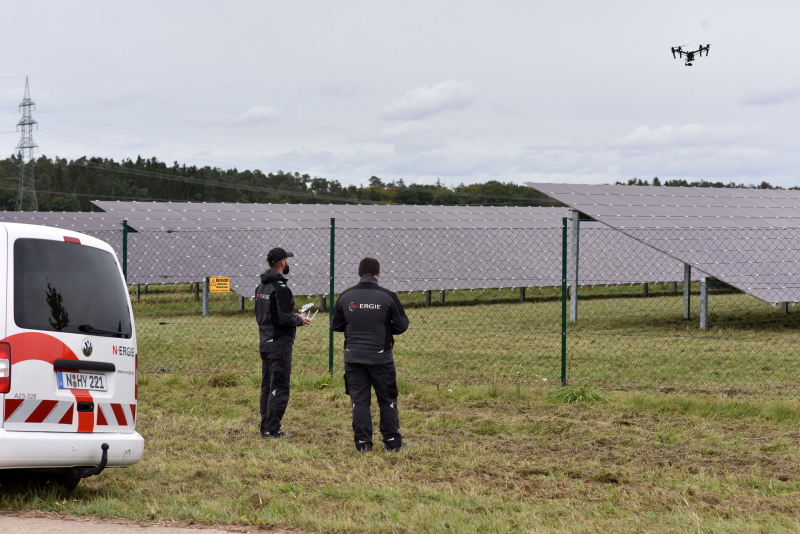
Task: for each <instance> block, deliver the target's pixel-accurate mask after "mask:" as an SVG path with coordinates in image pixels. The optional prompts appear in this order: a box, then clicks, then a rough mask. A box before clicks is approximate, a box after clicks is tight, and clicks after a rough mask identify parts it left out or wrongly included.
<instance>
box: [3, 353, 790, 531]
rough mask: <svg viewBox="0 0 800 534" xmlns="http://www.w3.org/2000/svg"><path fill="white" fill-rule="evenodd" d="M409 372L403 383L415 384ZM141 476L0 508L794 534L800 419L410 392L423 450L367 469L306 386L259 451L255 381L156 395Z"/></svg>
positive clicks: (783, 406) (337, 415)
mask: <svg viewBox="0 0 800 534" xmlns="http://www.w3.org/2000/svg"><path fill="white" fill-rule="evenodd" d="M405 372H406V369H405V368H404V367H403V366H402V365H400V366H399V373H400V376H403V375H404V374H405ZM142 382H143V383H142V385H141V387H140V410H139V414H140V415H139V420H138V430H139V431H140V432H141V433H142V434H143V435H144V436H145V439H146V453H145V457H144V459H143V460H142V462H141V463H139V464H138V465H136V466H134V467H132V468H130V469H126V470H109V471H106V472H104V473H103V474H102V475H100V476H99V477H94V478H91V479H88V480H85V481H83V482H82V483H81V485H80V486H79V487H78V489H77V490H76V491H75V492H73V493H71V494H66V493H63V492H62V491H60V490H59V489H58V488H54V487H52V486H51V485H48V486H45V487H43V488H39V487H36V486H35V485H33V484H23V485H21V486H13V485H9V484H7V483H4V484H3V485H2V486H0V508H11V509H15V510H26V509H37V510H43V511H47V512H56V513H59V514H70V515H78V516H83V515H87V514H94V515H99V516H103V517H124V518H129V519H131V520H136V521H142V522H145V523H149V522H152V521H165V520H175V521H178V522H183V523H184V524H187V523H189V522H195V523H199V524H244V525H271V526H279V527H281V528H297V529H300V530H302V531H309V532H346V533H359V532H398V533H412V532H414V533H415V532H531V531H548V532H597V531H608V532H797V530H798V529H800V507H798V506H797V494H798V491H800V469H799V468H798V465H800V450H798V445H797V444H798V439H799V438H800V404H798V402H797V401H795V400H787V401H780V402H777V401H769V400H753V399H751V400H741V399H739V400H737V399H730V398H722V397H711V396H683V395H663V394H661V395H653V394H647V393H638V392H633V393H632V392H607V391H606V392H604V393H603V397H604V398H605V399H606V400H607V401H608V402H607V403H596V404H591V403H569V404H567V403H561V402H556V401H553V400H549V399H548V398H547V393H548V392H549V391H552V388H551V389H546V388H535V389H532V388H530V387H527V386H522V387H516V386H514V385H508V384H505V383H493V384H489V385H488V386H486V387H477V386H456V385H452V387H448V388H444V387H439V388H437V387H436V386H434V385H427V384H424V383H421V382H418V381H405V382H404V383H403V387H402V392H401V397H400V408H401V421H402V425H403V428H402V431H403V433H404V437H405V439H406V441H408V442H410V443H413V444H414V445H415V447H414V448H412V449H409V450H407V451H404V452H401V453H399V454H389V453H384V452H378V451H375V452H371V453H366V454H363V453H356V452H355V450H354V447H353V445H352V434H351V432H352V431H351V429H350V422H349V414H350V408H349V400H348V398H347V397H346V396H345V395H344V393H343V385H342V381H341V379H340V378H338V377H336V376H334V377H330V376H329V375H325V374H323V375H313V374H297V375H295V377H294V380H293V390H292V399H291V401H290V404H289V409H288V410H287V413H286V416H285V418H284V426H285V428H287V429H288V430H290V431H292V432H294V433H296V434H297V437H296V438H293V439H289V440H271V441H265V440H263V439H262V438H260V436H259V434H258V382H259V377H258V376H257V375H242V374H220V375H207V376H197V377H186V376H181V375H178V374H170V375H152V376H146V377H144V379H143V381H142Z"/></svg>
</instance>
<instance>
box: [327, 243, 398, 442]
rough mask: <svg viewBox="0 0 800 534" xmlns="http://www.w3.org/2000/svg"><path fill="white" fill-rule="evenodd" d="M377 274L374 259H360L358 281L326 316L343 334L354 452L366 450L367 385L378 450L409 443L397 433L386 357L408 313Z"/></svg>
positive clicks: (369, 437) (369, 423) (391, 363)
mask: <svg viewBox="0 0 800 534" xmlns="http://www.w3.org/2000/svg"><path fill="white" fill-rule="evenodd" d="M380 272H381V270H380V264H379V263H378V260H376V259H375V258H364V259H363V260H361V263H360V264H359V266H358V275H359V276H360V277H361V280H360V281H359V283H358V284H356V285H354V286H353V287H351V288H350V289H347V290H345V291H343V292H342V294H341V295H340V296H339V300H338V301H337V302H336V308H335V310H334V313H333V317H332V318H331V328H332V329H333V330H334V331H336V332H344V371H345V373H344V380H345V388H346V393H348V394H349V395H350V399H351V400H352V404H353V433H354V438H353V439H354V442H355V446H356V450H359V451H369V450H372V414H371V413H370V397H371V395H372V391H371V390H372V388H375V396H376V397H377V398H378V408H379V410H380V419H381V423H380V431H381V435H382V436H383V446H384V449H385V450H387V451H398V450H400V449H403V448H406V447H408V446H409V445H407V444H404V443H403V437H402V436H401V435H400V417H399V415H398V409H397V375H396V373H395V368H394V356H393V355H392V348H393V347H394V337H393V334H402V333H403V332H405V331H406V330H408V317H406V312H405V310H403V305H402V304H400V300H399V299H398V298H397V295H395V294H394V292H392V291H389V290H388V289H385V288H382V287H381V286H379V285H378V278H380Z"/></svg>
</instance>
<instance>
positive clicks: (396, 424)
mask: <svg viewBox="0 0 800 534" xmlns="http://www.w3.org/2000/svg"><path fill="white" fill-rule="evenodd" d="M344 380H345V388H346V389H347V391H346V393H348V394H349V395H350V400H351V401H352V403H353V442H354V443H355V446H356V449H358V450H360V451H361V450H371V449H372V413H371V412H370V401H371V398H372V389H373V388H374V389H375V396H376V397H377V398H378V409H379V410H380V431H381V435H382V436H383V444H384V446H385V448H386V449H387V450H394V449H399V448H400V446H401V445H402V444H403V437H402V436H401V435H400V432H399V430H400V415H399V412H398V408H397V375H396V373H395V369H394V363H384V364H380V365H366V364H361V363H345V364H344Z"/></svg>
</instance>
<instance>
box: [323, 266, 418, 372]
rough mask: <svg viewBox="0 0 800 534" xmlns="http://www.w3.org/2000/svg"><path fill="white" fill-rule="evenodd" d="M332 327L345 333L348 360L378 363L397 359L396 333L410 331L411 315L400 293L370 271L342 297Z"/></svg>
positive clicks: (338, 302) (335, 311)
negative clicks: (380, 281) (405, 307)
mask: <svg viewBox="0 0 800 534" xmlns="http://www.w3.org/2000/svg"><path fill="white" fill-rule="evenodd" d="M331 328H332V329H333V330H334V331H335V332H344V361H345V362H347V363H365V364H371V365H377V364H382V363H391V362H392V361H394V357H393V355H392V347H394V337H393V334H402V333H403V332H405V331H406V330H408V317H406V312H405V310H404V309H403V305H402V304H400V299H398V298H397V295H395V294H394V292H393V291H389V290H388V289H385V288H383V287H381V286H379V285H378V283H377V281H376V280H375V277H374V276H372V275H369V274H366V275H364V276H362V277H361V281H360V282H359V283H358V284H356V285H354V286H353V287H351V288H350V289H347V290H345V291H343V292H342V294H341V295H340V296H339V300H338V301H337V302H336V309H335V310H334V312H333V317H332V318H331Z"/></svg>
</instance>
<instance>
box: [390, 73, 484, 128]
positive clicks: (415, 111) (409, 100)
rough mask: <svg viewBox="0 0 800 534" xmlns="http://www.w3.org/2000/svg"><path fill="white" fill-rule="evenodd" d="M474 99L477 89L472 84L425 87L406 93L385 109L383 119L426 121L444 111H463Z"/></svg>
mask: <svg viewBox="0 0 800 534" xmlns="http://www.w3.org/2000/svg"><path fill="white" fill-rule="evenodd" d="M474 98H475V87H474V86H473V85H472V84H471V83H470V82H466V81H465V82H458V81H456V80H447V81H445V82H442V83H439V84H436V85H434V86H433V87H428V86H423V87H418V88H416V89H411V90H410V91H406V93H405V94H404V95H403V96H401V97H400V98H396V99H395V100H393V101H392V103H391V104H389V105H388V106H386V107H385V108H383V111H382V112H381V117H383V118H384V119H386V120H401V121H408V120H419V119H425V118H428V117H433V116H434V115H437V114H439V113H441V112H443V111H447V110H458V109H463V108H465V107H467V106H469V105H470V104H471V103H472V102H473V100H474Z"/></svg>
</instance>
